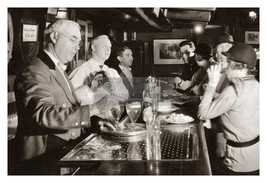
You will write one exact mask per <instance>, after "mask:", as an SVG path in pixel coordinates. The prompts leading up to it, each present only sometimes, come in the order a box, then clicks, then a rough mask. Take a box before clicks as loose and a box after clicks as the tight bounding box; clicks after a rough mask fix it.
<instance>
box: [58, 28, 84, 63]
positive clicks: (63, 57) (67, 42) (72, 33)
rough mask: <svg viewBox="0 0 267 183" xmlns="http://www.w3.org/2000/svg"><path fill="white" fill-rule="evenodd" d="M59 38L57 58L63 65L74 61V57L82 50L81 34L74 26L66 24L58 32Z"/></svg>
mask: <svg viewBox="0 0 267 183" xmlns="http://www.w3.org/2000/svg"><path fill="white" fill-rule="evenodd" d="M57 34H58V37H57V41H56V42H55V52H56V56H57V57H58V59H59V60H60V61H61V62H62V63H64V64H65V63H67V62H70V61H72V59H73V57H74V56H75V54H76V53H77V51H78V50H79V49H80V42H81V33H80V30H79V28H78V27H77V26H76V25H74V24H65V25H63V27H62V28H61V29H60V31H58V32H57Z"/></svg>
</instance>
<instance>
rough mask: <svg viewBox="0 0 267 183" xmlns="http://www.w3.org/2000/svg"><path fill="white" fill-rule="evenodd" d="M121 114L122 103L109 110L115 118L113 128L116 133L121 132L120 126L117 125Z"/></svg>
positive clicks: (122, 109)
mask: <svg viewBox="0 0 267 183" xmlns="http://www.w3.org/2000/svg"><path fill="white" fill-rule="evenodd" d="M123 112H124V103H119V104H118V105H116V106H115V107H113V108H112V109H111V114H112V115H113V117H114V118H115V128H116V129H117V130H118V131H121V130H122V129H121V127H120V125H119V121H120V118H121V116H122V114H123Z"/></svg>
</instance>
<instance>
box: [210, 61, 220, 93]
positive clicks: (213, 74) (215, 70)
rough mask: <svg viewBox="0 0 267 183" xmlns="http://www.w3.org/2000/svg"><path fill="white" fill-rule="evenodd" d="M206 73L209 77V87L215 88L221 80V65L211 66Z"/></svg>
mask: <svg viewBox="0 0 267 183" xmlns="http://www.w3.org/2000/svg"><path fill="white" fill-rule="evenodd" d="M207 73H208V76H209V83H208V84H209V85H210V86H211V87H214V88H215V87H216V86H217V84H218V82H219V80H220V78H221V75H222V74H221V64H216V65H211V66H210V68H208V69H207Z"/></svg>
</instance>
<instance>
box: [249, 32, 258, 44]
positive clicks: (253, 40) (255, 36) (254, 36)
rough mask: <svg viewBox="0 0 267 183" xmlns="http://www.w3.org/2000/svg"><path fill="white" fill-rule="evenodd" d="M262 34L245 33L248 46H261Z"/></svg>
mask: <svg viewBox="0 0 267 183" xmlns="http://www.w3.org/2000/svg"><path fill="white" fill-rule="evenodd" d="M259 41H260V34H259V31H245V43H246V44H259Z"/></svg>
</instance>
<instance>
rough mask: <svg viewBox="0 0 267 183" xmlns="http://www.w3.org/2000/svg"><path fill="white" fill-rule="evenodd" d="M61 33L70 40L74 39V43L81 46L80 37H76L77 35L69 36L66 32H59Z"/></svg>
mask: <svg viewBox="0 0 267 183" xmlns="http://www.w3.org/2000/svg"><path fill="white" fill-rule="evenodd" d="M58 33H59V34H61V35H62V36H64V37H66V38H68V39H69V40H70V41H72V42H73V43H74V44H78V45H79V46H80V44H81V41H80V40H78V38H75V37H71V36H68V35H66V34H64V33H63V32H58Z"/></svg>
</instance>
